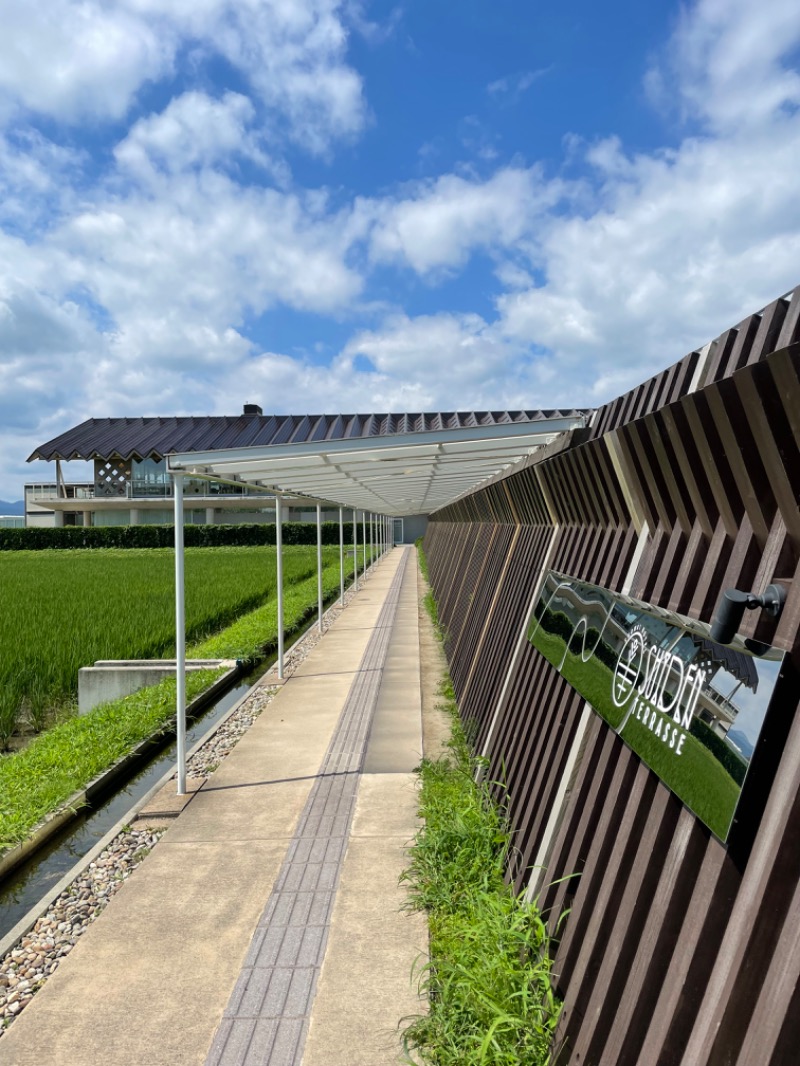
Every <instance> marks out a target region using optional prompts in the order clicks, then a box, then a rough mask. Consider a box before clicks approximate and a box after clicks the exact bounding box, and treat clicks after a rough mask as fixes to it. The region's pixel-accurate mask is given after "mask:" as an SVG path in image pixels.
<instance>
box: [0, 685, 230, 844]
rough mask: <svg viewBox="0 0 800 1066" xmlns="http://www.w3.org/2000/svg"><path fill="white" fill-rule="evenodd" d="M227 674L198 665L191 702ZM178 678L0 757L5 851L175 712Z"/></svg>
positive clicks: (0, 830)
mask: <svg viewBox="0 0 800 1066" xmlns="http://www.w3.org/2000/svg"><path fill="white" fill-rule="evenodd" d="M223 673H224V669H219V670H197V671H193V672H191V673H190V674H188V676H187V679H186V696H187V701H188V700H192V699H194V698H195V696H197V695H199V694H200V693H201V692H202V691H203V690H204V689H206V688H207V687H208V686H209V685H210V684H212V683H213V682H214V681H215V680H216V679H217V678H218V677H220V676H221V675H222V674H223ZM175 698H176V696H175V679H174V678H169V679H167V680H166V681H162V682H161V683H160V684H158V685H153V686H152V687H150V688H146V689H142V690H141V691H140V692H135V693H133V695H131V696H126V697H125V698H124V699H121V700H115V701H113V702H111V703H105V704H102V705H101V706H100V707H96V708H95V709H94V710H93V711H91V712H90V713H89V714H86V715H82V716H81V717H80V718H73V719H70V720H69V721H67V722H63V723H62V724H61V725H58V726H55V728H53V729H51V730H50V731H49V732H47V733H44V734H42V736H40V737H37V738H36V739H35V740H33V741H32V742H31V743H30V745H29V746H28V747H27V748H26V749H25V750H24V751H21V752H18V753H17V754H15V755H5V756H2V758H0V851H2V850H5V849H7V848H10V847H12V846H13V845H14V844H18V843H20V842H21V841H23V840H25V839H26V838H27V837H28V836H29V835H30V833H31V832H32V830H33V829H34V828H35V827H36V826H37V825H38V824H39V822H41V821H42V819H43V818H45V817H46V816H47V815H48V814H50V813H51V812H53V811H55V810H57V809H58V808H59V807H60V806H61V805H62V804H64V803H65V802H66V801H67V800H68V799H69V798H70V796H72V795H73V794H74V793H75V792H77V791H79V790H80V789H82V788H85V786H86V785H88V784H89V782H90V781H92V780H93V779H94V778H95V777H97V776H98V775H99V774H101V773H102V772H103V771H104V770H107V769H108V768H109V767H110V766H112V765H113V764H114V763H115V762H116V761H117V760H118V759H121V758H122V757H123V756H124V755H127V754H128V752H129V751H131V750H132V749H133V748H134V747H135V746H136V745H137V744H138V743H140V742H141V741H143V740H145V739H147V737H149V736H151V735H152V734H153V733H155V732H156V731H157V730H159V729H161V728H163V727H164V726H166V725H167V724H169V723H170V722H171V721H173V720H174V717H175Z"/></svg>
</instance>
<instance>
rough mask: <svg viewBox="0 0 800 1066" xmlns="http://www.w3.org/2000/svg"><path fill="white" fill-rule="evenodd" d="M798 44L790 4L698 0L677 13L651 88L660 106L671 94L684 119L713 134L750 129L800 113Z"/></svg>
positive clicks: (799, 30)
mask: <svg viewBox="0 0 800 1066" xmlns="http://www.w3.org/2000/svg"><path fill="white" fill-rule="evenodd" d="M798 44H800V18H798V15H797V5H796V3H794V0H770V2H769V3H765V4H753V3H750V2H749V0H700V3H697V4H695V5H694V6H693V7H687V8H684V9H683V10H682V12H681V16H680V21H679V23H678V27H677V30H676V32H675V34H674V36H673V38H672V40H671V42H670V46H669V48H668V49H667V50H666V55H665V56H664V57H663V58H662V59H661V60H660V61H657V62H655V63H654V64H653V66H652V67H651V70H650V72H649V75H648V84H649V88H650V90H651V92H653V94H654V96H655V98H656V99H658V100H659V101H660V102H661V103H665V101H666V99H667V97H668V96H669V95H671V94H672V93H673V92H674V93H676V94H677V96H678V98H679V99H680V100H681V101H682V103H683V107H684V109H685V113H686V115H687V116H688V117H690V118H700V119H702V120H704V121H707V122H708V123H709V124H710V125H711V126H712V127H713V128H715V129H718V130H722V131H731V130H741V129H742V128H743V127H753V126H755V125H757V124H759V123H762V122H764V121H767V122H769V121H771V120H772V119H773V118H774V117H775V116H776V115H777V114H780V113H783V114H792V113H794V112H795V111H796V110H797V108H798V106H800V75H799V74H798V72H797V70H796V69H794V67H793V65H792V59H793V58H796V56H794V55H793V53H794V50H795V49H796V48H797V45H798Z"/></svg>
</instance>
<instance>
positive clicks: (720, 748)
mask: <svg viewBox="0 0 800 1066" xmlns="http://www.w3.org/2000/svg"><path fill="white" fill-rule="evenodd" d="M528 639H529V640H530V642H531V643H532V644H533V645H534V647H535V648H537V649H538V650H539V651H540V652H541V653H542V655H544V656H545V658H546V659H548V660H549V662H551V663H552V664H553V666H555V668H556V669H557V670H558V671H559V673H561V674H562V675H563V676H564V677H565V678H566V680H567V681H568V682H569V683H570V684H571V685H572V686H573V688H575V689H577V691H578V692H580V694H581V695H582V696H583V697H584V698H585V699H586V700H587V701H588V703H589V704H590V705H591V707H592V708H593V709H594V710H595V711H596V712H597V713H598V714H599V715H600V716H601V717H602V718H603V719H604V720H605V721H606V722H607V723H608V724H609V725H610V726H611V728H612V729H614V730H615V731H616V732H617V733H618V735H619V736H620V737H621V738H622V739H623V740H624V741H625V743H626V744H628V746H629V747H631V748H632V749H633V750H634V751H635V752H636V754H637V755H638V756H639V757H640V758H641V759H642V760H643V761H644V762H645V763H647V765H648V766H649V767H650V768H651V769H652V770H653V771H655V773H657V774H658V776H659V777H660V778H661V780H662V781H663V782H664V783H665V784H666V785H667V786H668V787H669V788H670V789H672V791H673V792H675V793H676V795H677V796H679V797H680V799H681V800H682V801H683V802H684V803H685V804H686V806H687V807H689V808H690V810H692V811H693V812H694V813H695V814H696V815H697V817H698V818H700V819H701V820H702V821H703V822H705V824H706V825H707V826H708V827H709V828H710V829H711V830H712V831H713V832H714V833H715V834H716V835H717V836H718V837H719V838H720V839H721V840H723V841H725V840H727V838H728V835H729V833H730V830H731V826H732V824H733V820H734V815H735V811H736V806H737V804H738V802H739V796H740V794H741V791H742V785H743V783H744V779H745V776H746V774H747V771H748V769H749V766H750V760H751V758H752V756H753V753H754V751H755V748H756V744H757V742H758V737H759V734H760V732H761V727H762V725H763V723H764V718H765V716H766V713H767V708H768V707H769V703H770V699H771V698H772V693H773V690H774V688H775V684H776V682H777V679H778V674H779V673H780V669H781V664H782V662H783V658H784V653H783V652H780V651H777V650H776V649H774V648H769V647H764V646H761V645H759V646H757V647H756V646H754V645H752V643H748V642H746V641H744V640H741V639H739V638H737V639H736V641H735V643H734V644H733V645H731V646H727V645H726V646H724V647H723V646H722V645H720V644H715V643H714V642H713V641H712V640H711V638H710V636H709V626H707V625H704V624H703V623H701V622H696V621H694V620H693V619H689V618H684V617H683V616H681V615H677V614H674V613H673V612H670V611H665V610H662V609H660V608H658V607H653V606H651V605H649V604H646V603H642V602H641V601H639V600H635V599H632V598H631V597H629V596H622V595H620V594H617V593H613V592H609V591H608V590H607V589H603V588H600V587H598V586H597V585H590V584H589V583H588V582H585V581H579V580H577V579H576V578H571V577H567V576H566V575H564V574H559V573H556V572H555V571H552V570H551V571H550V572H549V573H548V575H547V578H546V579H545V582H544V585H543V587H542V593H541V596H540V598H539V602H538V604H537V607H536V610H535V612H534V617H533V619H532V621H531V624H530V627H529V630H528Z"/></svg>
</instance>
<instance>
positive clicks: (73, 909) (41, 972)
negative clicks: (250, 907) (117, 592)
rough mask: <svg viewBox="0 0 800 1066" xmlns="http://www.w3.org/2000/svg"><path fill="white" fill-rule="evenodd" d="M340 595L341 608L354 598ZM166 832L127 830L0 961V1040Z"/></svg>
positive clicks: (232, 739)
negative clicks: (341, 597) (341, 600)
mask: <svg viewBox="0 0 800 1066" xmlns="http://www.w3.org/2000/svg"><path fill="white" fill-rule="evenodd" d="M354 594H355V593H354V590H353V588H352V587H351V588H349V589H347V590H346V591H345V594H344V606H345V607H346V606H347V604H348V603H349V602H350V600H351V599H352V598H353V596H354ZM342 610H343V607H342V604H341V603H340V602H339V601H338V600H337V601H336V603H335V604H334V605H333V606H332V607H330V608H329V609H328V610H327V612H326V613H325V614H324V615H323V618H322V633H320V631H319V628H318V627H317V626H316V625H314V626H312V627H311V628H310V629H309V630H308V632H306V633H305V634H304V635H303V636H302V637H301V638H300V640H299V641H298V642H297V643H296V644H295V645H294V646H293V647H292V648H290V649H289V651H288V652H287V653H286V655H285V657H284V675H285V676H290V675H291V674H292V673H294V671H295V670H296V669H297V667H298V666H299V665H300V664H301V663H302V662H303V661H304V659H305V658H306V657H307V656H308V654H309V652H310V651H311V649H312V648H313V647H314V646H315V645H316V644H317V643H318V642H319V640H320V638H321V637H322V635H323V633H324V632H325V631H326V630H327V629H328V628H329V627H330V626H331V624H332V623H333V622H334V621H335V620H336V619H337V618H338V617H339V615H340V614H341V613H342ZM278 691H279V689H278V688H276V687H272V688H270V687H267V686H265V685H264V684H261V685H258V686H257V687H256V688H255V689H254V690H253V691H252V692H251V693H250V695H249V696H248V697H247V699H246V700H245V701H244V702H243V703H242V705H241V706H240V707H239V708H237V710H236V711H234V713H233V714H232V715H231V716H230V717H229V718H227V719H226V720H225V722H223V724H222V725H221V726H220V727H219V729H217V730H216V732H215V733H214V734H213V736H211V737H210V738H209V739H208V740H207V741H206V743H205V744H203V746H202V747H201V748H199V749H198V750H197V751H196V752H195V753H194V755H193V756H192V757H191V759H190V760H189V762H188V763H187V772H188V773H189V774H190V775H191V776H192V777H194V778H201V779H203V780H206V779H207V778H209V777H210V776H211V774H212V773H213V772H214V770H216V768H217V767H218V766H219V764H220V763H221V762H222V760H223V759H224V758H225V757H226V755H229V754H230V752H231V751H232V750H233V749H234V747H235V746H236V744H237V742H238V741H239V740H240V739H241V737H242V736H244V734H245V733H246V732H247V730H248V729H249V728H250V726H251V725H252V724H253V722H254V721H255V720H256V718H257V717H258V716H259V714H261V712H262V711H263V710H264V708H265V707H266V706H268V704H270V703H271V702H272V700H273V699H274V698H275V694H276V693H277V692H278ZM164 831H165V830H164V829H158V830H152V829H126V830H124V831H123V832H122V833H120V834H119V836H118V837H116V838H115V840H114V841H113V842H112V843H111V844H110V845H109V847H108V848H106V850H105V851H103V852H102V853H101V854H100V855H99V856H98V858H97V859H96V860H95V861H94V862H92V863H90V864H89V866H88V867H87V868H86V869H85V870H84V871H83V872H82V873H81V874H79V876H78V877H77V878H76V879H75V880H74V881H73V882H72V884H71V885H70V886H69V887H68V888H66V889H65V890H64V891H63V892H62V893H61V895H60V896H58V897H57V899H56V900H55V901H54V902H53V904H52V905H51V906H50V907H49V909H48V910H47V911H46V913H45V914H44V915H42V917H41V918H39V919H38V920H37V922H36V924H35V925H34V927H33V928H32V929H31V930H30V932H29V933H26V934H25V936H24V937H23V938H22V939H21V940H20V942H19V944H18V945H17V946H16V947H15V948H12V950H11V951H10V952H8V954H7V955H5V956H4V957H3V958H2V959H0V1037H2V1035H3V1033H4V1032H5V1030H6V1029H7V1028H8V1026H9V1025H10V1024H11V1023H12V1022H13V1021H14V1019H15V1018H17V1017H19V1015H20V1014H21V1013H22V1011H23V1010H24V1009H25V1007H26V1006H27V1005H28V1003H30V1001H31V1000H32V999H33V997H34V995H35V994H36V993H37V992H38V991H39V989H40V988H41V987H42V985H43V984H44V983H45V981H46V980H47V978H48V977H49V976H50V975H51V974H52V973H54V972H55V971H56V969H57V968H58V965H59V963H60V962H61V960H62V959H63V958H65V957H66V956H67V955H69V953H70V952H71V951H72V949H73V947H74V946H75V944H76V943H77V942H78V940H79V938H80V937H81V936H82V935H83V933H84V932H85V931H86V929H87V928H88V927H89V925H90V924H91V923H92V922H93V921H94V919H95V918H96V917H97V916H98V915H99V914H101V913H102V911H103V910H104V909H105V907H106V905H107V904H108V901H109V900H110V899H111V897H112V896H113V895H114V894H115V893H116V892H117V891H118V890H119V889H120V888H121V887H122V885H123V884H124V882H125V881H126V880H127V879H128V877H130V875H131V874H132V873H133V871H134V870H135V869H136V867H137V866H139V865H140V864H141V863H142V862H143V861H144V859H145V857H146V856H147V855H148V854H149V852H150V851H151V850H152V848H153V847H155V845H156V844H157V843H158V840H159V837H160V836H161V835H162V833H164Z"/></svg>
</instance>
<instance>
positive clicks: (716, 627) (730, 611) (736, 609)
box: [711, 585, 786, 644]
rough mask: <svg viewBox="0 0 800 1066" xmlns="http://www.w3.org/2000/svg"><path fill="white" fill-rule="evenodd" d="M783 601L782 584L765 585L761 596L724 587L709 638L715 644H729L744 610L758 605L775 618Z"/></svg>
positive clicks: (784, 594) (749, 609) (784, 593)
mask: <svg viewBox="0 0 800 1066" xmlns="http://www.w3.org/2000/svg"><path fill="white" fill-rule="evenodd" d="M785 602H786V589H785V588H784V587H783V586H782V585H767V587H766V588H765V589H764V592H763V593H762V595H761V596H756V594H755V593H754V592H740V591H739V589H725V592H724V594H723V597H722V599H721V600H720V602H719V604H718V605H717V616H716V618H715V619H714V623H713V625H712V626H711V639H712V640H713V641H716V643H717V644H730V643H731V641H732V640H733V638H734V637H735V636H736V633H737V631H738V629H739V626H740V625H741V624H742V618H743V617H744V612H745V611H753V610H755V608H756V607H760V608H761V609H762V610H764V611H766V612H767V614H771V615H772V617H773V618H775V619H777V618H780V614H781V611H782V610H783V605H784V603H785Z"/></svg>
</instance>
